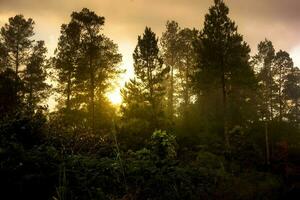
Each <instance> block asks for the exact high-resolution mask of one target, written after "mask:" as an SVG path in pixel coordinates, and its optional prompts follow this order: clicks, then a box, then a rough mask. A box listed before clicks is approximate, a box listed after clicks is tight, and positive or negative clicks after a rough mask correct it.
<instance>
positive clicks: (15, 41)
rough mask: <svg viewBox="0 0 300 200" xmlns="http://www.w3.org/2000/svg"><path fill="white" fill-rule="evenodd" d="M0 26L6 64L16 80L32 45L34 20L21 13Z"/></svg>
mask: <svg viewBox="0 0 300 200" xmlns="http://www.w3.org/2000/svg"><path fill="white" fill-rule="evenodd" d="M8 21H9V22H8V24H5V25H4V26H3V27H2V28H1V39H2V41H3V45H4V48H5V50H6V53H7V55H8V57H7V61H8V62H7V65H8V66H9V67H11V68H12V69H14V71H15V76H16V78H15V81H17V80H18V76H19V73H20V67H21V66H24V65H25V64H26V61H27V59H28V56H29V51H30V49H31V47H32V43H33V40H32V39H31V37H32V36H33V35H34V32H33V25H34V21H33V20H32V19H31V18H29V19H25V18H24V16H23V15H16V16H15V17H11V18H9V20H8Z"/></svg>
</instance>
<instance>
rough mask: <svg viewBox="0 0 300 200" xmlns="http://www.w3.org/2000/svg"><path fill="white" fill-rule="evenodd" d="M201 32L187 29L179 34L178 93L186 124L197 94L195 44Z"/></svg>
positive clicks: (181, 113)
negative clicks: (194, 79) (194, 78)
mask: <svg viewBox="0 0 300 200" xmlns="http://www.w3.org/2000/svg"><path fill="white" fill-rule="evenodd" d="M198 34H199V32H198V31H197V30H195V29H189V28H185V29H182V30H180V31H179V33H178V46H180V48H178V50H177V51H178V58H179V59H178V60H179V63H178V69H177V71H178V72H177V73H176V79H177V82H178V83H177V88H176V92H177V95H178V99H179V104H180V111H181V112H180V115H181V116H182V117H183V120H184V123H187V121H188V112H189V111H188V110H189V107H190V105H191V104H192V97H193V96H194V94H195V92H194V90H193V85H192V76H193V75H194V74H195V65H196V63H195V58H196V52H195V50H194V46H193V44H194V42H195V41H196V40H197V38H198V36H199V35H198Z"/></svg>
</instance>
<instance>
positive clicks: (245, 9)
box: [0, 0, 300, 66]
mask: <svg viewBox="0 0 300 200" xmlns="http://www.w3.org/2000/svg"><path fill="white" fill-rule="evenodd" d="M225 2H226V3H227V4H228V6H229V8H230V16H231V17H232V19H233V20H234V21H236V23H237V25H238V27H239V32H240V33H242V34H243V35H244V37H245V40H246V41H247V42H248V43H249V44H250V46H251V48H252V50H253V53H254V52H255V51H256V45H257V44H258V42H259V41H261V40H263V39H264V38H268V39H270V40H272V41H273V43H274V46H275V47H276V49H283V50H287V51H292V50H294V49H295V48H296V47H297V46H300V37H299V33H300V20H299V19H300V12H299V10H300V1H298V0H285V1H282V0H260V1H251V0H225ZM212 4H213V0H64V1H61V0H48V1H40V0H0V25H2V24H3V23H5V21H7V18H8V17H9V16H13V15H15V14H18V13H22V14H24V15H25V16H26V17H32V18H33V19H34V20H35V22H36V29H35V30H36V33H37V36H36V37H38V38H39V39H44V40H45V41H46V43H47V44H48V45H49V46H51V49H50V50H51V51H52V50H53V47H54V46H55V41H56V40H57V37H58V36H59V31H60V26H61V24H62V23H66V22H68V21H69V18H70V14H71V12H72V11H79V10H81V9H82V8H83V7H87V8H90V9H91V10H94V11H95V12H96V13H97V14H99V15H102V16H105V18H106V25H105V27H104V32H105V34H107V35H108V36H109V37H110V38H112V39H113V40H114V41H115V42H116V43H118V44H119V45H120V47H122V49H121V50H122V52H121V53H122V54H126V58H127V60H128V57H130V56H131V54H132V52H130V51H131V50H132V49H133V48H134V46H135V44H136V40H137V36H138V35H140V34H142V32H143V30H144V27H145V26H146V25H147V26H150V27H152V29H153V30H154V31H155V32H156V33H157V34H158V35H159V36H160V35H161V33H162V32H163V31H164V28H165V22H166V20H168V19H174V20H176V21H178V22H179V24H180V25H181V26H182V27H196V28H198V29H200V28H201V27H202V25H203V20H204V15H205V14H206V13H207V12H208V8H209V7H210V6H211V5H212ZM55 39H56V40H55ZM293 55H294V57H295V56H297V53H293ZM298 56H299V57H300V52H299V55H298ZM297 64H298V65H299V66H300V63H297Z"/></svg>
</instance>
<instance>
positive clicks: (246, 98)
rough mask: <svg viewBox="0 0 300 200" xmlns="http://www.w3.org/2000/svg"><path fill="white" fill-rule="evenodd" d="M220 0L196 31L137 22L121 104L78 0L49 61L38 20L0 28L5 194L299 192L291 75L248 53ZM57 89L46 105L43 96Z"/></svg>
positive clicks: (97, 23)
mask: <svg viewBox="0 0 300 200" xmlns="http://www.w3.org/2000/svg"><path fill="white" fill-rule="evenodd" d="M228 14H229V9H228V7H227V6H226V5H225V4H224V2H223V1H222V0H215V1H214V5H213V6H212V7H210V8H209V11H208V14H206V15H205V21H204V25H203V29H201V30H197V29H190V28H181V27H180V26H179V25H178V23H177V22H175V21H168V22H167V23H166V29H165V32H164V33H163V34H162V36H161V38H160V39H159V38H158V37H157V35H156V34H155V33H154V32H153V31H152V30H151V28H150V27H146V28H145V31H144V33H143V34H141V36H139V37H138V38H137V45H136V48H135V50H134V52H133V60H134V71H135V77H134V78H133V79H131V80H130V81H128V82H127V84H126V86H125V87H124V88H123V89H122V91H121V94H122V97H123V102H122V104H121V105H120V108H116V107H115V106H113V105H112V104H111V103H110V102H109V100H108V99H107V97H106V93H107V91H108V90H109V89H110V88H111V87H112V86H113V84H114V82H115V81H116V80H117V78H118V75H119V74H120V73H122V70H121V69H120V68H119V66H120V62H121V59H122V56H121V55H120V53H119V52H118V46H117V44H115V43H114V42H113V41H112V40H111V39H109V37H107V36H106V35H104V34H103V33H102V29H103V26H104V23H105V18H104V17H102V16H99V15H97V14H96V13H94V12H92V11H91V10H89V9H87V8H84V9H82V10H81V11H79V12H73V13H72V14H71V19H70V22H69V23H67V24H63V25H62V26H61V33H60V37H59V41H58V44H57V48H56V51H55V53H54V55H53V57H51V58H47V57H46V53H47V49H46V47H45V43H44V41H34V40H33V39H32V37H33V36H34V34H35V33H34V21H33V20H32V19H30V18H28V19H26V18H25V17H24V16H23V15H16V16H14V17H11V18H9V21H8V23H7V24H5V25H4V26H3V27H2V28H1V33H0V113H1V115H0V191H1V199H2V198H4V199H39V200H40V199H52V200H66V199H70V200H76V199H80V200H84V199H124V200H125V199H132V200H133V199H291V198H292V196H294V195H296V194H299V190H300V185H299V181H300V159H299V156H300V138H299V137H300V105H299V104H300V70H299V68H297V67H295V66H294V65H293V61H292V58H291V57H290V56H289V54H288V53H287V52H286V51H283V50H278V51H277V50H275V48H274V47H273V45H272V42H271V41H269V40H267V39H265V40H264V41H262V42H260V43H259V44H258V49H257V54H256V55H254V56H250V47H249V45H248V44H247V43H246V42H245V41H244V40H243V36H242V35H241V34H239V33H238V29H237V25H236V24H235V23H234V21H232V20H231V19H230V18H229V17H228ZM51 95H56V96H57V101H58V102H59V103H58V105H57V108H56V109H55V110H49V109H48V107H47V99H48V98H49V97H50V96H51Z"/></svg>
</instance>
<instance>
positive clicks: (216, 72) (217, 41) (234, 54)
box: [196, 0, 254, 147]
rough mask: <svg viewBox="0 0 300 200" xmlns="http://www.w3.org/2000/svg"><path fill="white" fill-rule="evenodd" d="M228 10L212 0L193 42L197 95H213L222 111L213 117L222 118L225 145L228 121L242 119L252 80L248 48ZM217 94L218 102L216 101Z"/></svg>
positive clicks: (220, 3)
mask: <svg viewBox="0 0 300 200" xmlns="http://www.w3.org/2000/svg"><path fill="white" fill-rule="evenodd" d="M228 13H229V9H228V7H227V6H226V5H225V3H224V2H223V1H222V0H215V5H214V6H212V7H211V8H210V9H209V14H207V15H206V16H205V21H204V28H203V30H202V32H201V44H200V45H196V47H197V51H198V54H199V55H198V58H197V59H198V72H197V73H196V83H197V84H198V86H197V87H198V88H199V89H200V91H201V92H200V94H201V95H202V96H201V98H205V97H208V96H211V95H214V94H215V95H216V96H214V97H213V99H214V101H216V103H217V104H216V106H213V107H214V108H215V109H216V108H217V109H219V110H221V111H222V112H221V113H219V114H217V115H220V117H217V118H216V119H217V121H222V122H223V125H222V130H223V134H224V138H225V144H226V146H227V147H229V145H230V144H229V135H228V129H229V128H230V127H229V125H230V124H231V126H232V125H234V124H235V123H242V121H240V120H243V119H244V117H243V110H244V108H245V106H247V104H248V102H247V99H248V95H249V92H248V91H249V89H251V88H253V87H252V86H253V83H254V73H253V70H252V68H251V67H250V64H249V57H250V56H249V52H250V48H249V46H248V45H247V44H246V43H245V42H244V41H243V37H242V36H241V35H240V34H239V33H238V32H237V26H236V25H235V23H234V22H233V21H232V20H231V19H230V18H229V17H228ZM219 98H220V99H221V100H222V102H218V101H217V99H219ZM248 100H249V99H248ZM220 103H221V104H220ZM219 105H221V107H220V106H219ZM236 105H239V106H236ZM217 112H219V111H217ZM230 119H231V120H230ZM233 119H235V120H237V122H234V120H233Z"/></svg>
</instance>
